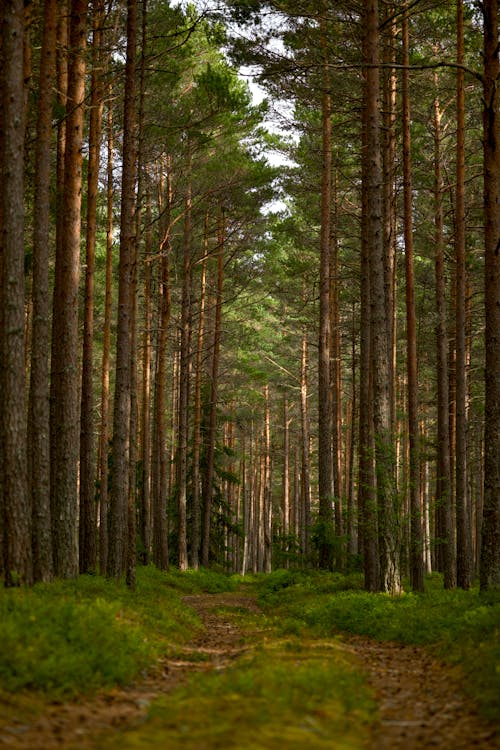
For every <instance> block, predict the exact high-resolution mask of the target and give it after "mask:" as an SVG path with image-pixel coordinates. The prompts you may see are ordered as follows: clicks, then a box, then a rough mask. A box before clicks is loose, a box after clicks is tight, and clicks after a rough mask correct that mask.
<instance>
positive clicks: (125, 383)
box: [107, 0, 137, 579]
mask: <svg viewBox="0 0 500 750" xmlns="http://www.w3.org/2000/svg"><path fill="white" fill-rule="evenodd" d="M136 46H137V5H136V0H128V2H127V54H126V64H125V104H124V117H123V119H124V132H123V169H122V195H121V213H120V260H119V270H118V322H117V332H116V381H115V398H114V412H113V449H112V458H113V473H112V481H111V497H110V514H109V554H108V566H107V574H108V576H109V577H114V578H118V579H119V578H121V577H122V576H123V574H124V573H125V571H126V565H127V546H128V502H129V490H130V487H129V459H130V440H131V435H130V408H131V388H132V382H131V355H132V351H131V330H132V328H131V325H132V320H131V316H132V314H133V310H132V305H131V300H132V296H131V295H132V273H133V262H134V246H135V182H136V161H137V148H136V132H135V131H136V100H135V92H136V81H135V77H136V76H135V73H136ZM133 439H135V436H134V437H133Z"/></svg>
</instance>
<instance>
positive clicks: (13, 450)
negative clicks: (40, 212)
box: [0, 0, 32, 586]
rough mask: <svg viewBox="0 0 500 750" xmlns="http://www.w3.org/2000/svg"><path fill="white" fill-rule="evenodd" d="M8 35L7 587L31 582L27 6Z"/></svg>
mask: <svg viewBox="0 0 500 750" xmlns="http://www.w3.org/2000/svg"><path fill="white" fill-rule="evenodd" d="M0 20H1V22H2V23H1V33H2V41H1V46H2V53H3V62H2V64H3V71H2V78H3V80H2V84H3V86H2V93H3V97H2V107H3V113H2V122H1V124H2V130H3V143H2V149H1V157H2V161H1V164H0V167H1V177H2V207H1V217H2V227H1V229H2V253H1V254H2V271H1V294H0V320H1V330H0V334H1V336H0V346H1V363H2V369H1V374H0V385H1V392H2V398H1V400H0V416H1V421H0V425H1V426H0V430H1V433H0V437H1V439H0V443H1V445H0V456H1V459H2V461H3V465H2V487H1V489H2V505H3V518H2V526H3V535H4V536H3V545H4V550H3V552H4V555H3V557H4V570H5V585H6V586H16V585H19V584H22V583H26V584H30V583H31V582H32V555H31V523H30V519H31V508H30V501H29V497H28V477H27V448H26V428H27V424H26V393H25V379H26V377H25V366H24V365H25V363H24V350H25V325H24V242H23V232H24V211H23V190H24V178H23V170H24V82H23V31H24V5H23V3H22V2H20V0H10V1H9V2H8V3H6V6H5V7H4V8H3V9H2V11H0Z"/></svg>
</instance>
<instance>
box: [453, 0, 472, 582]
mask: <svg viewBox="0 0 500 750" xmlns="http://www.w3.org/2000/svg"><path fill="white" fill-rule="evenodd" d="M463 24H464V18H463V2H462V0H457V63H458V64H459V65H462V64H463V61H464V27H463ZM456 151H457V165H456V181H457V192H456V237H455V261H456V292H455V321H456V371H455V372H456V375H455V381H456V424H455V430H456V433H455V504H456V512H457V583H458V585H459V586H460V587H461V588H463V589H468V588H469V587H470V585H471V583H472V576H473V560H472V530H471V524H470V511H469V501H468V496H467V430H468V425H467V363H466V293H467V279H466V275H467V271H466V261H465V90H464V71H463V70H462V69H460V68H458V69H457V149H456Z"/></svg>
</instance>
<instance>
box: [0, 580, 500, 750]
mask: <svg viewBox="0 0 500 750" xmlns="http://www.w3.org/2000/svg"><path fill="white" fill-rule="evenodd" d="M184 601H185V603H186V604H188V605H189V606H191V607H193V609H195V611H196V612H197V613H198V615H199V617H200V619H201V621H202V622H203V625H204V627H203V629H202V630H200V632H199V633H198V634H197V635H196V636H195V638H194V639H193V640H192V641H190V642H189V643H188V644H186V645H185V646H184V647H180V648H179V649H178V654H177V658H165V659H163V660H161V662H160V664H159V665H158V669H157V670H155V671H154V673H151V674H149V675H146V676H145V677H144V678H143V679H142V680H140V681H137V682H136V683H134V684H131V685H128V686H127V687H125V688H116V689H114V690H112V691H107V692H106V693H103V694H102V695H99V696H98V697H96V698H93V699H88V700H86V699H84V700H82V701H81V702H79V703H67V704H53V705H51V706H50V707H49V708H48V709H47V710H46V711H45V712H44V713H43V714H42V715H41V716H38V717H36V718H35V719H33V721H32V722H31V723H28V722H27V721H26V718H25V717H24V719H22V720H21V719H17V720H16V719H13V718H11V719H10V720H9V721H6V720H4V719H3V718H2V719H0V748H6V750H7V749H8V748H12V750H65V749H67V750H100V748H101V747H104V746H105V738H106V737H107V736H109V735H110V734H111V733H115V732H116V731H117V730H126V729H127V728H129V727H136V726H138V725H140V724H141V723H142V722H144V721H145V720H146V717H147V713H148V709H149V707H150V705H151V703H152V702H153V701H154V700H155V699H156V698H158V697H159V696H161V695H163V694H165V693H168V692H170V691H171V690H173V689H174V688H176V687H179V686H180V685H182V684H185V682H186V681H187V678H188V677H189V676H190V675H191V674H193V673H194V672H195V671H204V670H224V669H225V668H226V667H228V666H229V665H230V664H231V663H233V662H234V660H235V659H237V658H238V657H239V656H241V655H242V654H243V653H244V652H245V651H248V650H250V649H251V648H252V647H253V646H252V645H249V643H248V637H245V636H248V634H245V632H244V631H243V630H242V629H241V628H240V627H239V626H238V625H236V624H235V622H234V618H233V617H231V614H229V615H226V614H225V613H226V612H228V613H230V612H231V609H233V611H236V612H237V611H240V612H241V611H242V610H245V611H250V612H251V613H255V614H258V613H259V611H260V610H259V608H258V606H257V604H256V601H255V598H254V597H251V596H245V595H243V594H241V593H238V592H235V593H224V594H197V595H190V596H186V597H184ZM221 610H222V612H221ZM254 633H255V631H254V630H252V634H254ZM253 640H254V641H256V640H257V639H255V638H254V639H253ZM341 647H342V648H345V649H346V650H348V651H349V652H350V653H351V654H352V656H353V659H355V660H356V661H357V662H358V663H359V668H360V669H361V670H363V671H365V672H366V673H367V675H368V680H369V684H370V686H371V688H372V690H373V691H374V693H375V696H376V700H377V704H378V709H379V715H378V720H377V721H376V723H375V724H374V726H373V731H372V735H371V739H370V741H369V744H368V746H367V749H368V750H390V749H394V750H399V749H400V748H401V749H402V748H404V750H426V748H439V749H440V750H470V749H471V748H474V749H475V750H493V749H494V748H497V747H498V748H500V742H499V741H498V737H496V736H495V734H494V731H493V730H492V728H491V727H488V726H486V725H485V723H484V721H482V720H481V718H480V717H479V716H478V715H477V713H476V711H475V709H474V706H473V705H471V702H470V701H469V700H468V699H467V697H466V696H465V695H464V693H463V691H462V689H461V686H460V680H459V678H458V676H457V675H456V674H455V673H454V671H453V670H452V669H451V668H450V667H447V666H445V665H443V664H442V663H440V662H438V661H437V660H435V659H434V658H433V657H432V656H431V655H430V654H429V653H428V652H427V651H425V650H424V649H421V648H415V647H411V646H402V645H399V644H392V643H379V642H377V641H373V640H370V639H366V638H362V637H356V636H346V638H345V640H344V641H343V644H342V645H341ZM5 708H6V707H5V706H3V707H2V715H3V714H4V713H5ZM332 747H334V746H333V745H332ZM263 750H264V749H263Z"/></svg>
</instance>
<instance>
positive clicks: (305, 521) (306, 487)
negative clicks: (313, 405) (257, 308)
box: [294, 329, 311, 556]
mask: <svg viewBox="0 0 500 750" xmlns="http://www.w3.org/2000/svg"><path fill="white" fill-rule="evenodd" d="M308 388H309V356H308V342H307V330H306V329H304V330H303V332H302V356H301V367H300V424H301V439H300V442H301V451H300V453H301V462H300V465H301V474H300V476H301V483H300V484H301V489H300V497H301V503H300V507H301V508H302V512H301V513H300V512H299V510H300V509H299V505H298V504H296V506H295V508H296V509H295V512H296V526H295V528H294V531H295V533H297V528H300V533H301V540H300V541H301V547H302V552H303V554H304V555H306V556H307V555H309V552H310V529H311V480H310V461H309V408H308V403H307V399H308ZM301 516H302V524H300V527H299V524H298V523H297V520H298V518H299V517H301Z"/></svg>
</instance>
